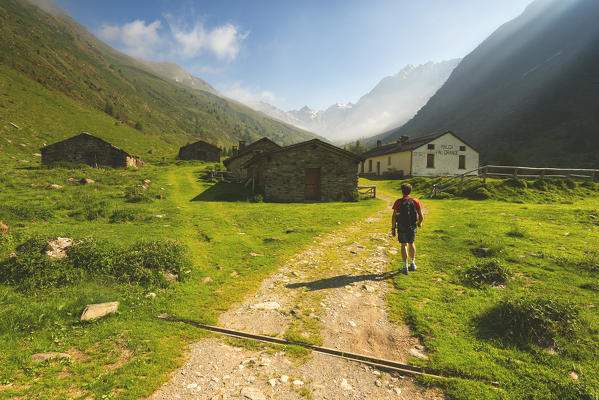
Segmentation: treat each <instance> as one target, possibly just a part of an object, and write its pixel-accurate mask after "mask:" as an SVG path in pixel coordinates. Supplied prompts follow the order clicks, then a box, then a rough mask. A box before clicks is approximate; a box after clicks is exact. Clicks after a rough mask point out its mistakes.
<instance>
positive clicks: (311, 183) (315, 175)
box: [304, 168, 320, 201]
mask: <svg viewBox="0 0 599 400" xmlns="http://www.w3.org/2000/svg"><path fill="white" fill-rule="evenodd" d="M305 183H306V186H305V189H304V198H305V199H306V200H313V201H318V200H320V168H306V182H305Z"/></svg>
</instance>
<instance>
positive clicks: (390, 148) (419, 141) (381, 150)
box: [361, 131, 472, 159]
mask: <svg viewBox="0 0 599 400" xmlns="http://www.w3.org/2000/svg"><path fill="white" fill-rule="evenodd" d="M447 133H449V134H451V135H453V136H455V137H456V138H458V139H460V140H461V141H462V142H464V143H465V144H468V143H466V142H465V141H464V140H463V139H462V138H460V137H459V136H457V135H456V134H455V133H453V132H451V131H445V132H438V133H433V134H430V135H426V136H420V137H416V138H410V139H408V140H407V141H406V142H403V143H397V142H395V143H391V144H386V145H383V146H381V147H376V148H374V149H372V150H368V151H366V152H364V153H362V154H361V155H362V158H364V159H366V158H370V157H377V156H384V155H386V154H394V153H401V152H404V151H412V150H415V149H417V148H418V147H420V146H422V145H424V144H427V143H429V142H432V141H433V140H435V139H437V138H439V137H441V136H443V135H445V134H447ZM469 146H470V145H469ZM470 147H472V146H470Z"/></svg>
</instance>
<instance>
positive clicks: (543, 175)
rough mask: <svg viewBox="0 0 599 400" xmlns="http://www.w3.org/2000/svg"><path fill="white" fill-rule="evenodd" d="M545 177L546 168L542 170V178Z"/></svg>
mask: <svg viewBox="0 0 599 400" xmlns="http://www.w3.org/2000/svg"><path fill="white" fill-rule="evenodd" d="M544 178H545V170H544V169H542V170H541V180H543V179H544Z"/></svg>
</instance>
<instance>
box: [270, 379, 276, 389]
mask: <svg viewBox="0 0 599 400" xmlns="http://www.w3.org/2000/svg"><path fill="white" fill-rule="evenodd" d="M268 383H269V384H270V386H272V387H275V386H276V384H277V380H276V379H269V380H268Z"/></svg>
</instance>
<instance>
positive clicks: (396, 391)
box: [393, 387, 401, 394]
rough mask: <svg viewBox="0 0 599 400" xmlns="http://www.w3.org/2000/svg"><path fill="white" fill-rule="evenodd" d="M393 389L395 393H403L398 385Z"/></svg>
mask: <svg viewBox="0 0 599 400" xmlns="http://www.w3.org/2000/svg"><path fill="white" fill-rule="evenodd" d="M393 391H394V392H395V394H401V389H400V388H398V387H396V388H393Z"/></svg>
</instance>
